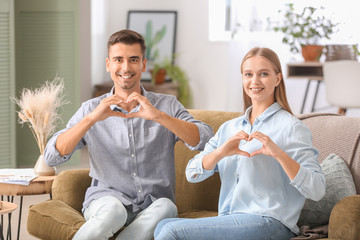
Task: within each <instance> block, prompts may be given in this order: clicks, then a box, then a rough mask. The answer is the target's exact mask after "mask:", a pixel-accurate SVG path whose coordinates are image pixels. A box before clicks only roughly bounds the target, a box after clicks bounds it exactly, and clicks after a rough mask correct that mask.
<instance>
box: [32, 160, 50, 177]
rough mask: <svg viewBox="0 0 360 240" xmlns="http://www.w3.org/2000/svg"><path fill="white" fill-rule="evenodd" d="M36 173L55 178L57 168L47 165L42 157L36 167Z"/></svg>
mask: <svg viewBox="0 0 360 240" xmlns="http://www.w3.org/2000/svg"><path fill="white" fill-rule="evenodd" d="M34 173H35V174H36V175H39V176H53V175H54V174H55V168H53V167H49V166H48V165H46V164H45V161H44V155H40V156H39V158H38V160H37V161H36V164H35V167H34Z"/></svg>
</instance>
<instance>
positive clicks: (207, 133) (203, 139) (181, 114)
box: [171, 98, 214, 151]
mask: <svg viewBox="0 0 360 240" xmlns="http://www.w3.org/2000/svg"><path fill="white" fill-rule="evenodd" d="M172 106H173V107H172V108H171V109H174V110H175V113H174V114H173V115H174V117H176V118H178V119H181V120H183V121H187V122H190V123H194V124H195V125H196V126H197V128H198V130H199V136H200V141H199V143H198V144H197V145H196V146H191V145H189V144H187V143H185V145H186V146H187V147H188V148H189V149H190V150H191V151H194V150H200V151H201V150H203V149H204V147H205V144H206V143H207V142H208V141H209V140H210V138H211V137H212V136H214V131H213V129H212V127H210V126H209V125H207V124H206V123H203V122H201V121H199V120H196V119H194V117H193V116H192V115H191V114H190V113H189V112H188V111H187V110H186V109H185V108H184V106H183V105H182V104H181V103H180V102H178V101H177V100H176V98H174V100H173V101H172ZM178 140H181V139H180V138H179V137H177V136H176V141H178Z"/></svg>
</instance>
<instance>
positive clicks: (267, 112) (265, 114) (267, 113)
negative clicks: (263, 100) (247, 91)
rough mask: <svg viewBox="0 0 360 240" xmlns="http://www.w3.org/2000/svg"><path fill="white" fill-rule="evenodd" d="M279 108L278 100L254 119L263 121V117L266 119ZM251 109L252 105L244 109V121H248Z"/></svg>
mask: <svg viewBox="0 0 360 240" xmlns="http://www.w3.org/2000/svg"><path fill="white" fill-rule="evenodd" d="M280 109H282V107H281V106H280V104H279V103H278V102H274V103H273V104H272V105H271V106H270V107H268V108H267V109H266V110H265V111H264V112H263V113H262V114H260V116H258V117H257V118H256V119H255V122H256V121H260V122H263V121H265V119H267V118H268V117H270V116H271V115H273V114H274V113H276V112H277V111H279V110H280ZM251 111H252V106H250V107H248V109H246V111H245V118H244V121H246V122H250V114H251Z"/></svg>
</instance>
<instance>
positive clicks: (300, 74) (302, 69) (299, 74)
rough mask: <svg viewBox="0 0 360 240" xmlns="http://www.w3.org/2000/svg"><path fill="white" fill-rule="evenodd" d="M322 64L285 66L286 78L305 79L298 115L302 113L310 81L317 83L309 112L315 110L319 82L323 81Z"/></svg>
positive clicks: (300, 63)
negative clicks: (306, 80) (305, 83)
mask: <svg viewBox="0 0 360 240" xmlns="http://www.w3.org/2000/svg"><path fill="white" fill-rule="evenodd" d="M323 76H324V75H323V63H321V62H299V63H288V64H287V77H288V78H307V79H308V82H307V85H306V90H305V95H304V99H303V103H302V106H301V111H300V113H304V108H305V103H306V98H307V95H308V92H309V87H310V83H311V81H312V80H315V81H317V84H316V90H315V96H314V100H313V103H312V107H311V112H314V110H315V103H316V98H317V94H318V91H319V85H320V82H321V81H323V80H324V77H323Z"/></svg>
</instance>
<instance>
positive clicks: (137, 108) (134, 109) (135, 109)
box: [107, 85, 149, 113]
mask: <svg viewBox="0 0 360 240" xmlns="http://www.w3.org/2000/svg"><path fill="white" fill-rule="evenodd" d="M140 90H141V94H142V95H143V96H144V97H146V98H149V94H148V92H147V91H146V90H145V88H144V87H143V86H142V85H140ZM114 92H115V86H113V87H112V88H111V90H110V92H109V93H108V95H107V97H110V96H111V95H114ZM110 109H111V110H113V111H119V112H126V113H127V111H126V110H125V109H123V108H121V107H120V106H118V105H116V104H113V105H110ZM139 109H140V104H138V105H137V106H136V107H135V108H133V109H132V110H131V111H130V112H132V113H133V112H138V111H139Z"/></svg>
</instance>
